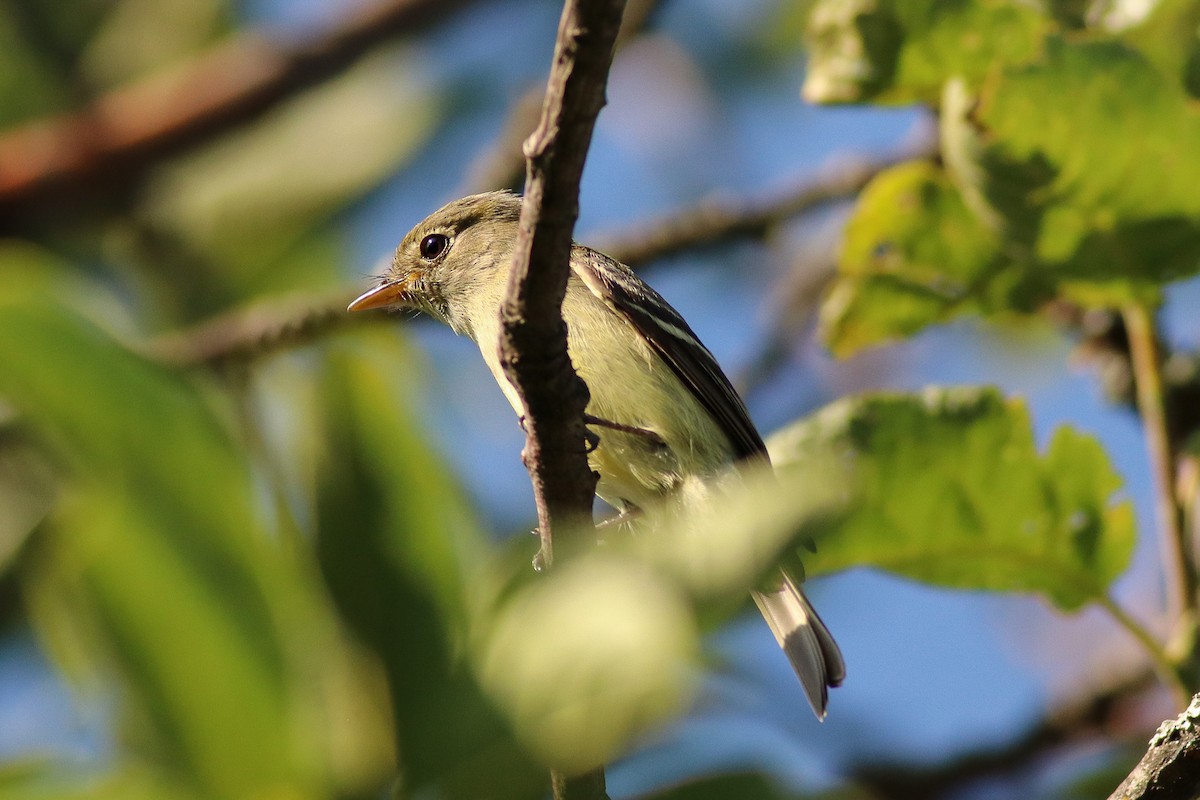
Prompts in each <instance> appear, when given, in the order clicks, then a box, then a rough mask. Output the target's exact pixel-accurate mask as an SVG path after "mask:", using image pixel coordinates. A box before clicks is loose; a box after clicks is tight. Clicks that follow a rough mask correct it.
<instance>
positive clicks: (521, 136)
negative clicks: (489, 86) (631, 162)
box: [462, 0, 662, 194]
mask: <svg viewBox="0 0 1200 800" xmlns="http://www.w3.org/2000/svg"><path fill="white" fill-rule="evenodd" d="M661 5H662V0H628V2H627V3H626V4H625V15H624V16H623V17H622V18H621V30H620V32H619V33H618V34H617V43H616V45H615V46H614V50H615V51H618V52H619V51H620V49H621V47H622V45H624V44H625V43H627V42H628V41H629V40H630V39H633V38H634V37H636V36H637V35H638V34H639V33H641V32H642V31H643V30H645V28H646V26H647V25H649V24H650V22H651V21H652V19H653V17H654V13H655V12H656V11H657V10H658V8H659V6H661ZM544 94H545V90H544V88H543V87H542V86H540V85H536V86H531V87H530V88H529V89H528V90H527V91H525V92H524V93H523V94H522V95H521V96H520V97H519V98H517V101H516V102H515V103H513V105H512V108H510V109H509V111H508V117H507V118H506V119H505V120H504V124H503V126H502V127H501V129H500V135H499V136H497V137H496V140H495V141H494V142H493V143H492V144H491V146H490V147H489V148H488V149H487V151H485V152H484V153H483V154H482V155H481V156H479V157H478V158H477V159H476V160H475V162H474V163H473V164H472V165H471V167H470V168H469V169H468V170H467V180H466V188H465V189H464V190H463V192H462V194H474V193H475V192H488V191H492V190H494V189H519V188H520V187H521V182H522V181H523V180H524V179H525V154H524V152H522V149H521V146H522V144H524V142H525V138H526V137H527V136H529V132H530V131H531V130H533V128H534V126H535V125H537V124H538V120H539V119H540V118H541V115H542V98H543V95H544Z"/></svg>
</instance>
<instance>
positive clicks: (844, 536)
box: [769, 389, 1134, 610]
mask: <svg viewBox="0 0 1200 800" xmlns="http://www.w3.org/2000/svg"><path fill="white" fill-rule="evenodd" d="M769 444H770V445H771V452H772V454H773V456H774V458H775V460H776V461H777V462H779V463H781V464H783V465H785V467H786V464H787V463H788V462H790V461H801V462H802V461H805V460H808V459H811V458H812V456H813V454H814V453H815V454H816V456H817V457H818V458H822V459H826V458H829V455H828V454H829V453H830V452H832V453H834V454H836V459H837V460H836V462H834V464H831V466H837V467H838V468H840V469H843V470H848V472H849V480H851V481H852V482H853V485H854V486H855V492H856V493H855V496H854V499H853V501H852V502H851V503H850V504H849V505H848V507H847V511H846V514H845V516H844V517H843V518H842V522H841V525H840V526H839V527H838V528H837V529H836V530H835V531H834V532H833V533H832V534H831V535H829V536H826V537H824V538H823V539H822V540H821V541H820V542H819V546H818V548H817V552H816V553H814V554H806V555H805V559H804V563H805V566H806V568H807V569H808V572H809V574H824V573H828V572H833V571H837V570H843V569H848V568H852V567H876V568H879V569H884V570H888V571H890V572H895V573H897V574H900V575H904V576H907V577H910V578H913V579H916V580H920V581H925V582H928V583H933V584H936V585H941V586H949V587H955V588H960V589H987V590H993V591H1020V592H1034V593H1038V594H1041V595H1043V596H1044V597H1046V598H1047V599H1049V600H1050V601H1051V602H1053V603H1054V604H1055V605H1057V606H1058V607H1060V608H1063V609H1068V610H1070V609H1075V608H1078V607H1080V606H1081V605H1083V604H1085V603H1087V602H1089V601H1092V600H1095V599H1098V598H1101V597H1103V596H1104V595H1105V594H1106V592H1107V591H1108V587H1109V585H1110V584H1111V583H1112V581H1113V580H1114V579H1115V578H1116V577H1117V576H1118V575H1119V574H1121V572H1122V571H1124V569H1125V568H1126V566H1127V565H1128V563H1129V559H1130V555H1131V553H1132V550H1133V544H1134V521H1133V512H1132V508H1131V506H1130V504H1129V503H1128V502H1127V501H1119V500H1117V499H1116V498H1115V496H1114V495H1115V493H1116V492H1117V491H1118V489H1119V488H1120V485H1121V481H1120V478H1119V477H1118V476H1117V474H1116V473H1115V472H1114V471H1113V468H1112V466H1111V465H1110V464H1109V461H1108V459H1107V457H1106V456H1105V454H1104V451H1103V449H1102V448H1101V447H1100V445H1099V444H1098V443H1097V442H1096V441H1095V440H1094V439H1091V438H1089V437H1087V436H1084V435H1082V434H1079V433H1076V432H1074V431H1072V430H1069V429H1065V428H1064V429H1060V430H1059V431H1058V432H1057V433H1056V434H1055V435H1054V437H1053V439H1052V440H1051V442H1050V445H1049V447H1048V449H1047V451H1046V453H1045V454H1044V455H1039V454H1038V452H1037V449H1036V447H1035V446H1034V442H1033V435H1032V433H1031V430H1030V425H1029V419H1028V414H1027V412H1026V410H1025V408H1024V406H1023V405H1022V404H1021V403H1020V402H1018V401H1015V400H1008V401H1006V400H1005V399H1004V398H1002V397H1001V396H1000V395H999V394H998V393H997V392H996V391H994V390H990V389H944V390H934V389H930V390H927V391H925V392H923V393H921V394H920V395H900V394H877V395H868V396H864V397H858V398H851V399H847V400H843V401H840V402H837V403H835V404H833V405H831V406H829V407H827V408H826V409H825V410H823V411H821V412H820V413H818V414H816V415H814V416H813V417H810V418H808V419H806V420H804V421H802V422H799V423H796V424H795V425H792V426H791V427H789V428H787V429H785V430H782V431H780V432H778V433H776V434H775V435H773V436H772V437H771V438H770V442H769Z"/></svg>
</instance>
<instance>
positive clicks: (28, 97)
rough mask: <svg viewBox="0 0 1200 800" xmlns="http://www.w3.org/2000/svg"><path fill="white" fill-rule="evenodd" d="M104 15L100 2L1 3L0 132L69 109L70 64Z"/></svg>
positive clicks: (72, 91)
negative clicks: (0, 129) (2, 129)
mask: <svg viewBox="0 0 1200 800" xmlns="http://www.w3.org/2000/svg"><path fill="white" fill-rule="evenodd" d="M103 12H104V8H103V4H102V3H45V2H42V3H34V2H20V3H0V128H4V127H8V126H10V125H14V124H17V123H21V122H26V121H29V120H31V119H34V118H36V117H39V116H42V115H45V114H51V113H55V112H59V111H65V110H67V108H69V107H71V106H72V105H74V103H75V102H76V101H77V100H78V94H79V92H78V90H79V88H80V87H79V86H77V85H72V84H73V82H74V81H76V80H77V79H76V77H75V76H74V74H73V70H74V65H75V61H76V59H77V58H78V54H79V51H80V50H81V49H82V48H83V47H84V45H85V44H86V42H87V37H88V36H89V35H90V33H91V30H92V28H93V26H94V25H96V23H97V22H98V20H99V18H100V17H101V15H102V14H103Z"/></svg>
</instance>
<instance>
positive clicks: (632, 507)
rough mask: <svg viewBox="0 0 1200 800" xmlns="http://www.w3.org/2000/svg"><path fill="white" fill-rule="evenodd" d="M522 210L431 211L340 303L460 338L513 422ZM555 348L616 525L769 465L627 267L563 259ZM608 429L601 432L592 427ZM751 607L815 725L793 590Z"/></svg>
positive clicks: (677, 323) (730, 395)
mask: <svg viewBox="0 0 1200 800" xmlns="http://www.w3.org/2000/svg"><path fill="white" fill-rule="evenodd" d="M520 215H521V198H520V197H518V196H516V195H514V194H511V193H509V192H491V193H487V194H477V195H472V196H470V197H464V198H463V199H461V200H456V201H454V202H452V203H449V204H447V205H445V206H443V207H442V208H441V209H439V210H438V211H436V212H434V213H433V214H432V215H431V216H429V217H428V218H427V219H425V220H424V221H423V222H421V223H420V224H418V225H417V226H416V227H415V228H413V229H412V230H411V231H409V233H408V235H407V236H405V237H404V241H403V242H401V243H400V246H399V247H398V248H397V249H396V254H395V257H394V258H393V259H392V263H391V266H390V268H389V269H388V270H387V272H386V273H385V274H384V275H383V276H381V277H380V279H379V283H378V285H377V286H376V287H375V288H373V289H371V290H369V291H367V292H366V293H364V294H363V295H362V296H360V297H358V298H357V299H356V300H355V301H354V302H352V303H351V304H350V310H351V311H360V310H363V309H368V308H396V309H399V308H411V309H419V310H421V311H424V312H426V313H428V314H430V315H431V316H433V317H435V318H436V319H439V320H441V321H442V322H444V323H446V324H448V325H449V326H450V327H451V328H453V329H454V330H455V331H456V332H457V333H460V334H463V335H466V336H469V337H471V339H473V340H474V341H475V343H476V344H477V345H478V346H479V350H480V352H481V353H482V354H483V360H484V361H485V362H486V363H487V365H488V368H489V369H490V370H491V371H492V375H494V376H495V378H496V381H497V383H499V384H500V389H501V390H502V391H503V392H504V395H505V396H506V397H507V398H508V401H509V403H510V404H512V407H513V409H514V410H516V412H517V414H518V415H521V416H522V417H523V416H524V414H525V410H524V408H522V406H521V401H520V398H519V397H518V395H517V392H516V390H515V389H514V388H513V386H512V384H510V383H509V382H508V379H507V378H506V377H505V375H504V369H503V367H502V366H501V364H500V352H499V343H500V306H501V304H502V303H503V301H504V295H505V291H506V289H507V286H508V275H509V270H510V267H511V261H512V254H513V248H514V245H515V243H516V238H517V220H518V218H519V217H520ZM562 313H563V319H564V320H565V321H566V325H567V350H568V352H569V354H570V357H571V362H572V363H573V364H574V366H575V369H576V371H577V372H578V373H579V375H580V377H581V378H583V380H584V381H585V382H586V383H587V385H588V390H589V392H590V394H591V400H590V402H589V404H588V407H587V414H588V418H589V420H590V422H589V425H590V429H591V430H592V431H593V432H594V433H595V434H596V435H597V436H598V439H599V443H598V445H597V446H596V447H595V449H594V450H593V451H592V452H591V454H590V455H589V457H588V462H589V464H590V465H591V468H592V469H593V470H595V471H596V472H597V473H598V474H599V476H600V477H599V482H598V484H597V486H596V493H597V494H598V495H600V497H601V498H603V499H604V500H605V501H606V502H607V503H609V504H610V505H612V506H613V507H614V508H616V509H617V510H618V511H620V512H621V513H623V514H625V513H636V512H637V510H638V509H641V508H645V507H649V506H651V505H652V504H654V503H657V502H660V501H662V500H663V499H665V498H673V499H677V500H678V501H679V502H682V503H687V502H689V497H691V498H700V497H704V496H705V493H706V483H707V482H709V481H711V480H712V479H713V478H714V477H715V476H717V475H718V474H719V473H721V472H722V471H727V470H728V469H729V467H730V465H732V464H735V463H736V462H741V461H759V462H765V461H767V460H768V456H767V449H766V446H765V445H764V444H763V441H762V438H761V437H760V436H759V434H758V431H757V430H756V429H755V427H754V423H753V422H751V421H750V415H749V413H748V412H747V410H746V406H745V404H744V403H743V402H742V400H741V398H740V397H738V394H737V392H736V391H735V390H734V388H733V386H732V385H731V384H730V383H729V379H728V378H726V377H725V374H724V373H723V372H722V371H721V368H720V366H718V364H717V361H716V359H715V358H714V357H713V355H712V353H710V352H709V351H708V349H707V348H706V347H705V346H704V345H703V344H701V343H700V340H699V339H698V338H696V334H695V333H693V332H692V329H691V328H690V327H688V324H687V323H686V322H685V321H684V320H683V318H682V317H681V316H680V315H679V313H678V312H677V311H675V309H673V308H672V307H671V306H670V305H669V304H668V303H667V301H666V300H664V299H663V298H662V296H661V295H659V294H658V292H656V291H654V290H653V289H651V288H650V287H649V286H648V285H646V283H644V282H643V281H642V280H641V278H639V277H638V276H637V275H636V274H635V273H634V272H633V270H631V269H629V267H627V266H625V265H624V264H621V263H620V262H617V261H614V260H613V259H611V258H609V257H608V256H605V255H604V254H602V253H598V252H596V251H595V250H591V249H589V248H587V247H583V246H580V245H574V246H573V247H572V249H571V275H570V278H569V280H568V283H567V293H566V297H565V299H564V300H563V307H562ZM605 423H608V424H605ZM753 596H754V601H755V603H756V604H757V605H758V608H759V610H760V611H761V612H762V615H763V617H764V618H765V619H766V621H767V624H768V625H769V626H770V627H771V631H772V632H773V633H774V634H775V638H776V640H777V641H778V642H779V645H780V646H781V647H782V648H783V650H784V652H785V653H786V654H787V657H788V660H789V661H790V662H791V664H792V668H793V669H794V670H795V671H796V674H797V675H798V676H799V678H800V681H801V683H802V684H803V686H804V691H805V694H806V696H807V697H808V701H809V703H810V704H811V705H812V707H813V710H814V711H815V712H816V714H817V716H818V717H819V718H824V716H825V708H826V705H827V703H828V697H829V695H828V688H829V687H832V686H837V685H839V684H840V683H841V682H842V679H843V678H844V677H845V674H846V668H845V663H844V662H843V661H842V654H841V652H840V651H839V649H838V646H837V644H836V643H835V642H834V640H833V637H832V636H831V635H830V633H829V630H828V629H827V628H826V627H825V624H824V623H823V622H822V621H821V618H820V617H818V616H817V613H816V611H814V610H813V607H812V606H811V605H810V604H809V602H808V599H807V598H806V597H805V596H804V592H803V591H802V590H801V589H800V585H799V581H798V580H796V579H795V578H793V576H791V575H789V574H787V573H786V572H783V571H781V572H780V573H779V574H778V575H777V576H776V578H775V579H774V580H773V582H772V585H771V586H770V587H769V588H763V589H760V590H758V591H755V592H754V594H753Z"/></svg>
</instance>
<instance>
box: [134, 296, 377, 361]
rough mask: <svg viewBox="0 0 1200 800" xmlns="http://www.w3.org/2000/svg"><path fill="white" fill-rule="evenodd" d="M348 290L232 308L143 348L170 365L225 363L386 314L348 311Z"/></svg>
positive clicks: (280, 347)
mask: <svg viewBox="0 0 1200 800" xmlns="http://www.w3.org/2000/svg"><path fill="white" fill-rule="evenodd" d="M353 294H354V291H353V290H352V289H350V288H347V289H345V290H339V291H336V292H330V293H328V294H321V295H312V296H306V297H294V296H293V297H287V298H283V299H276V300H271V301H266V302H262V303H258V304H256V305H251V306H246V307H244V308H238V309H234V310H233V311H229V312H226V313H224V314H220V315H218V316H215V317H213V318H211V319H209V320H206V321H204V322H202V323H200V324H199V325H196V326H194V327H191V328H185V329H183V330H181V331H176V332H174V333H168V334H164V335H162V336H158V337H156V338H155V339H153V340H152V341H151V342H150V343H149V345H148V346H147V347H146V348H145V352H146V354H147V355H149V356H150V357H151V358H154V359H156V360H158V361H161V362H163V363H165V364H169V365H172V366H178V367H189V366H195V365H199V364H208V365H215V366H224V365H226V364H229V363H231V362H244V361H249V360H252V359H255V358H261V357H263V356H266V355H270V354H272V353H276V352H278V351H280V350H285V349H289V348H292V347H297V346H300V345H303V344H308V343H309V342H312V341H313V340H315V339H318V338H320V337H322V336H324V335H326V334H328V333H330V332H331V331H333V330H335V329H338V328H343V327H349V326H351V325H364V324H377V323H380V322H383V321H385V320H388V319H389V317H388V315H385V314H347V313H346V303H347V302H348V298H350V297H352V296H353ZM393 319H394V318H393Z"/></svg>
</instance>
